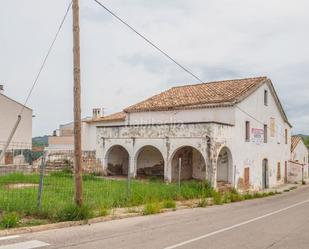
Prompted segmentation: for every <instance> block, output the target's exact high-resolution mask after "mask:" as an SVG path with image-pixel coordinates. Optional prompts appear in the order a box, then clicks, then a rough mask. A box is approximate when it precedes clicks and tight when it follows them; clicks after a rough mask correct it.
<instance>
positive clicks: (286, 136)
mask: <svg viewBox="0 0 309 249" xmlns="http://www.w3.org/2000/svg"><path fill="white" fill-rule="evenodd" d="M284 138H285V144H288V129H285V130H284Z"/></svg>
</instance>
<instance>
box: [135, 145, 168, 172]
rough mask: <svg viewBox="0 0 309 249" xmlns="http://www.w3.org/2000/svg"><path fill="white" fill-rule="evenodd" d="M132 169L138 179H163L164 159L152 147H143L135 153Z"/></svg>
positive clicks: (159, 152)
mask: <svg viewBox="0 0 309 249" xmlns="http://www.w3.org/2000/svg"><path fill="white" fill-rule="evenodd" d="M134 164H135V165H134V166H135V167H134V168H135V170H136V175H137V176H138V177H148V176H157V177H160V178H163V177H164V164H165V162H164V157H163V154H162V152H161V151H160V150H159V149H158V148H157V147H155V146H153V145H144V146H142V147H141V148H140V149H139V150H137V152H136V153H135V157H134Z"/></svg>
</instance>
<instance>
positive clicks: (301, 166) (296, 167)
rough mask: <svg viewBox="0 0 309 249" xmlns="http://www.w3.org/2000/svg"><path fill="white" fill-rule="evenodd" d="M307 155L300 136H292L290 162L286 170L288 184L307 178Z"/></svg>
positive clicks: (308, 174)
mask: <svg viewBox="0 0 309 249" xmlns="http://www.w3.org/2000/svg"><path fill="white" fill-rule="evenodd" d="M308 159H309V153H308V148H307V146H306V145H305V143H304V140H303V139H302V137H300V136H292V142H291V160H290V162H289V168H288V179H287V181H288V182H299V181H301V180H304V179H306V178H308V177H309V168H308V167H309V164H308Z"/></svg>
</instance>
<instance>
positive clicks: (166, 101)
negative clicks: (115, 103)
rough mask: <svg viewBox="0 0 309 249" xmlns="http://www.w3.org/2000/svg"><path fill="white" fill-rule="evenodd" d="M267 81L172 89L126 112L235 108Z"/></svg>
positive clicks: (249, 80)
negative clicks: (231, 106)
mask: <svg viewBox="0 0 309 249" xmlns="http://www.w3.org/2000/svg"><path fill="white" fill-rule="evenodd" d="M266 80H267V77H256V78H246V79H236V80H225V81H216V82H209V83H202V84H195V85H185V86H178V87H173V88H171V89H169V90H167V91H165V92H162V93H160V94H158V95H155V96H153V97H151V98H149V99H146V100H144V101H142V102H140V103H137V104H135V105H132V106H130V107H128V108H126V109H124V111H125V112H143V111H164V110H173V109H183V108H194V107H203V106H217V105H223V104H233V103H234V102H237V101H239V100H241V99H243V98H244V97H246V96H248V95H249V94H250V93H251V92H253V91H254V90H255V89H257V88H258V87H259V86H260V85H261V84H263V83H264V82H265V81H266Z"/></svg>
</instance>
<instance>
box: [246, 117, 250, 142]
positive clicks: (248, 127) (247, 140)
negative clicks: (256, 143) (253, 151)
mask: <svg viewBox="0 0 309 249" xmlns="http://www.w3.org/2000/svg"><path fill="white" fill-rule="evenodd" d="M249 141H250V122H249V121H246V142H249Z"/></svg>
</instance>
